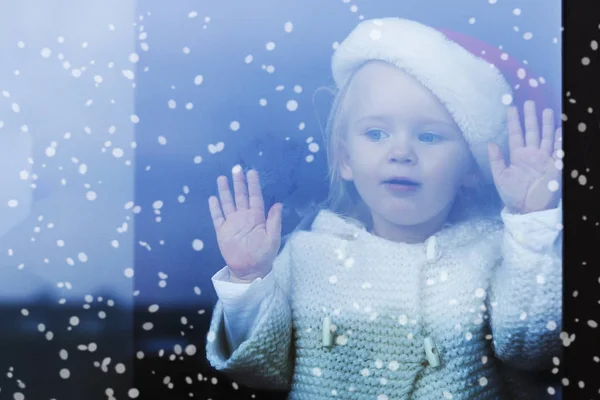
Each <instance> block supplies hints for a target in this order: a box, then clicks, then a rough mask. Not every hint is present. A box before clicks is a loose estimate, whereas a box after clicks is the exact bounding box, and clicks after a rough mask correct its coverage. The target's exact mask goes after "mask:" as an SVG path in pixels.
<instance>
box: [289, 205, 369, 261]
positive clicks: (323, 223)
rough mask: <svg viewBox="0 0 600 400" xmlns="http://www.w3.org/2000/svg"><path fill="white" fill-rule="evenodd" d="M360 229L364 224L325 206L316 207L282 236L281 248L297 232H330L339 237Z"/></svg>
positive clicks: (349, 234)
mask: <svg viewBox="0 0 600 400" xmlns="http://www.w3.org/2000/svg"><path fill="white" fill-rule="evenodd" d="M361 229H364V226H363V225H361V223H360V222H358V221H355V220H354V219H351V218H348V217H344V216H343V215H340V214H338V213H336V212H334V211H331V210H329V209H327V208H317V209H314V210H312V211H311V212H310V213H309V214H307V215H306V216H304V217H303V218H302V219H301V220H300V222H299V223H298V225H296V227H295V228H294V230H292V231H291V232H290V233H288V234H287V235H285V236H283V237H282V239H281V240H282V242H281V244H282V245H281V248H283V247H284V246H285V244H286V243H287V242H289V240H290V239H291V238H292V237H293V236H294V235H296V234H299V233H303V234H306V233H330V234H334V235H336V236H340V237H344V236H349V237H351V236H353V235H354V234H355V232H357V231H358V230H361ZM280 251H281V250H280Z"/></svg>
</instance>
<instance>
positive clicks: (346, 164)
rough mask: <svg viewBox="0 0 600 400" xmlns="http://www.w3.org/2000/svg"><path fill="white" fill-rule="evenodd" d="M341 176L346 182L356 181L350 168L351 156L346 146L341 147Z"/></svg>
mask: <svg viewBox="0 0 600 400" xmlns="http://www.w3.org/2000/svg"><path fill="white" fill-rule="evenodd" d="M340 156H341V157H340V175H341V177H342V179H343V180H345V181H352V180H354V175H353V174H352V168H351V167H350V156H349V155H348V151H347V150H346V146H345V145H344V144H341V145H340Z"/></svg>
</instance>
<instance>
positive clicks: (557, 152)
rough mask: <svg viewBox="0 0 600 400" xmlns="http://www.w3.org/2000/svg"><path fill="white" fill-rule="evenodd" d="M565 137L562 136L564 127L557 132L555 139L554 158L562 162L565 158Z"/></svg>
mask: <svg viewBox="0 0 600 400" xmlns="http://www.w3.org/2000/svg"><path fill="white" fill-rule="evenodd" d="M562 145H563V135H562V127H561V128H558V129H557V130H556V135H555V138H554V154H553V156H552V157H553V158H554V159H555V160H561V159H562V158H563V157H564V153H563V147H562Z"/></svg>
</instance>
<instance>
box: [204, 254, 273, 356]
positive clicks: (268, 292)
mask: <svg viewBox="0 0 600 400" xmlns="http://www.w3.org/2000/svg"><path fill="white" fill-rule="evenodd" d="M229 277H230V271H229V267H227V266H226V267H225V268H222V269H221V270H219V271H218V272H217V273H216V274H214V275H213V277H212V283H213V286H214V288H215V291H216V292H217V296H218V297H219V300H221V302H222V304H223V313H224V315H223V320H224V324H225V333H226V337H227V344H228V345H229V347H228V348H229V349H237V348H238V347H239V345H240V344H241V343H242V342H243V341H244V340H246V339H247V338H248V335H250V334H251V332H252V331H253V329H254V327H255V326H256V321H257V318H260V316H261V315H264V312H265V309H266V307H267V306H268V305H269V302H270V300H271V298H272V297H273V293H274V291H275V278H274V277H273V271H271V272H269V273H268V274H267V275H266V276H265V277H264V278H262V279H261V278H256V279H255V280H254V281H252V283H233V282H231V281H230V279H229Z"/></svg>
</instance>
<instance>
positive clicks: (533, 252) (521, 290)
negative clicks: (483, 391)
mask: <svg viewBox="0 0 600 400" xmlns="http://www.w3.org/2000/svg"><path fill="white" fill-rule="evenodd" d="M501 216H502V219H503V222H504V232H503V243H502V247H503V252H502V253H503V254H502V255H503V258H502V262H501V263H500V264H499V265H498V266H497V267H496V269H495V271H494V273H493V275H492V281H491V293H490V297H489V298H488V300H489V301H490V302H491V307H489V305H490V303H488V309H489V311H490V318H491V327H492V337H493V344H494V352H495V354H496V356H497V357H498V358H499V359H500V360H502V361H503V362H505V363H506V364H507V365H510V366H511V367H514V368H518V369H521V370H530V371H533V370H545V369H549V368H551V367H552V358H553V357H555V356H560V353H561V350H562V346H561V341H560V339H559V335H560V332H561V327H562V225H561V221H562V204H559V206H558V208H555V209H551V210H545V211H539V212H534V213H529V214H523V215H517V214H510V213H509V212H508V211H507V210H506V209H504V210H503V211H502V214H501Z"/></svg>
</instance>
